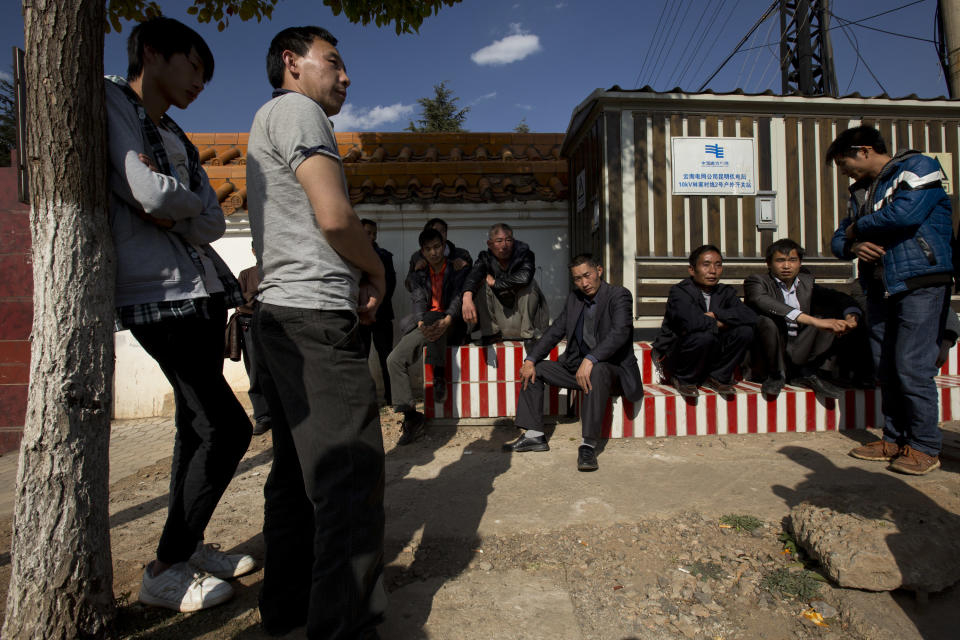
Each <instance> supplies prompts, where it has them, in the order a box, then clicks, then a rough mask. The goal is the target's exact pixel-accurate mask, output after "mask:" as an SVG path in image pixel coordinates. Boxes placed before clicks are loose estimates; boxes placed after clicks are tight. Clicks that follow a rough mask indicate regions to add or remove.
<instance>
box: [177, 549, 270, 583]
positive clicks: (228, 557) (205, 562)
mask: <svg viewBox="0 0 960 640" xmlns="http://www.w3.org/2000/svg"><path fill="white" fill-rule="evenodd" d="M189 562H190V564H192V565H193V566H195V567H196V568H197V569H200V570H201V571H206V572H207V573H209V574H210V575H212V576H216V577H217V578H220V579H221V580H230V579H231V578H238V577H240V576H242V575H244V574H247V573H250V572H251V571H253V570H254V569H256V568H257V561H256V560H254V559H253V556H248V555H247V554H245V553H224V552H223V551H220V545H218V544H203V542H202V541H201V542H199V543H197V550H196V551H194V552H193V555H192V556H190V561H189Z"/></svg>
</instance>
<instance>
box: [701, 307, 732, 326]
mask: <svg viewBox="0 0 960 640" xmlns="http://www.w3.org/2000/svg"><path fill="white" fill-rule="evenodd" d="M703 315H705V316H707V317H708V318H713V320H714V322H716V323H717V329H726V328H727V323H725V322H724V321H723V320H717V314H715V313H714V312H713V311H707V312H706V313H705V314H703Z"/></svg>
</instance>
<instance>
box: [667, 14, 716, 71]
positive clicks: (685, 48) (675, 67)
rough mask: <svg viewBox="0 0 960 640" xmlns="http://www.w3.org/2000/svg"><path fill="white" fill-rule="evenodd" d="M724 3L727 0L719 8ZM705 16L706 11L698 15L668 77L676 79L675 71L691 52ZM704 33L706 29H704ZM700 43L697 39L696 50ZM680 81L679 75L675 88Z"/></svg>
mask: <svg viewBox="0 0 960 640" xmlns="http://www.w3.org/2000/svg"><path fill="white" fill-rule="evenodd" d="M726 1H727V0H723V2H721V3H720V6H723V4H724V3H725V2H726ZM706 15H707V12H706V11H704V12H701V13H700V19H699V20H697V25H696V26H695V27H694V28H693V31H692V32H690V37H689V38H687V44H686V46H685V47H684V48H683V53H682V54H681V55H680V56H679V57H677V64H676V65H675V66H674V67H673V71H671V72H670V77H674V78H677V71H678V70H679V69H680V66H681V65H682V64H683V59H684V58H686V57H687V52H689V51H691V49H690V45H691V44H692V43H693V40H694V38H696V36H697V32H698V31H700V25H701V23H703V18H704V16H706ZM704 32H706V29H704ZM702 42H703V38H702V37H700V38H697V48H698V49H699V47H700V44H701V43H702ZM682 81H683V76H682V75H681V76H680V77H678V78H677V86H678V87H679V86H681V82H682Z"/></svg>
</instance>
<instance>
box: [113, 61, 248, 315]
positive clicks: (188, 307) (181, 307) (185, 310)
mask: <svg viewBox="0 0 960 640" xmlns="http://www.w3.org/2000/svg"><path fill="white" fill-rule="evenodd" d="M107 80H110V81H111V82H113V83H114V84H116V85H117V86H118V87H120V88H121V89H122V90H123V93H124V94H125V95H126V96H127V99H128V100H129V101H130V104H131V105H132V106H133V108H134V109H135V110H136V111H137V117H138V118H139V119H140V125H141V126H142V127H143V134H144V135H145V136H146V138H147V142H148V143H149V145H150V151H151V153H152V154H153V158H154V160H155V161H156V163H157V167H158V169H159V171H160V173H163V174H165V175H168V176H176V175H177V174H176V173H174V171H173V169H172V167H171V166H170V161H169V159H168V158H167V149H166V147H164V146H163V138H162V137H161V135H160V130H159V129H157V125H156V124H154V122H153V120H151V119H150V117H149V116H147V111H146V109H144V108H143V103H141V102H140V98H139V97H138V96H137V94H136V93H135V92H134V91H133V89H131V88H130V86H129V85H128V84H127V81H126V80H124V79H123V78H120V77H118V76H107ZM160 123H161V124H162V125H163V126H164V128H166V129H167V130H168V131H170V132H172V133H173V134H175V135H176V136H177V137H178V138H179V139H180V141H181V142H182V143H183V147H184V148H185V149H186V150H187V167H188V168H189V169H190V190H191V191H194V192H196V191H197V190H198V189H199V188H200V185H201V184H202V183H203V177H202V173H201V172H202V171H203V169H201V168H200V154H199V153H198V152H197V148H196V147H195V146H194V145H193V143H192V142H190V139H189V138H187V136H186V134H185V133H184V132H183V131H182V130H181V129H180V127H178V126H177V123H176V122H174V121H173V119H171V118H170V117H169V116H167V115H166V114H164V116H163V117H162V118H161V120H160ZM174 236H175V237H176V238H177V239H179V240H180V241H181V242H182V243H183V246H184V248H185V249H186V251H187V254H188V255H189V256H190V260H191V261H192V262H193V265H194V266H195V267H196V268H197V271H198V272H199V273H200V274H203V273H205V272H206V269H205V268H204V266H203V261H202V260H201V258H200V252H199V251H198V250H197V247H195V246H193V245H192V244H190V243H189V242H187V241H185V240H184V239H183V238H181V237H180V236H178V235H176V234H174ZM207 246H208V245H207ZM201 248H203V247H201ZM217 276H218V278H219V279H220V283H221V284H222V285H223V296H224V304H225V305H226V307H227V308H228V309H231V308H233V307H237V306H240V305H241V304H243V294H242V293H241V291H240V284H239V283H238V282H237V279H236V278H234V277H233V274H232V273H231V274H217ZM209 300H210V298H209V297H205V298H187V299H185V300H164V301H160V302H145V303H142V304H132V305H126V306H123V307H117V310H116V312H117V315H116V320H115V322H114V330H115V331H122V330H123V329H128V328H130V327H131V326H135V325H141V324H153V323H156V322H162V321H163V320H168V319H171V318H184V317H187V316H193V315H199V316H200V317H202V318H205V319H209V318H210V315H209V313H208V310H207V303H208V302H209Z"/></svg>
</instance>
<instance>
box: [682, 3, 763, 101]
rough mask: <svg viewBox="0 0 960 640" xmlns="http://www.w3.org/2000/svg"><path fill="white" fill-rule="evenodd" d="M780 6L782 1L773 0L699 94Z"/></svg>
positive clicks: (712, 74) (700, 89) (701, 88)
mask: <svg viewBox="0 0 960 640" xmlns="http://www.w3.org/2000/svg"><path fill="white" fill-rule="evenodd" d="M779 5H780V0H773V3H772V4H771V5H770V6H769V7H767V10H766V11H764V12H763V15H762V16H760V19H759V20H757V21H756V22H754V23H753V26H752V27H750V31H748V32H747V35H745V36H743V38H742V39H741V40H740V42H738V43H737V46H736V47H734V48H733V52H731V53H730V55H728V56H727V57H726V58H724V60H723V62H721V63H720V66H719V67H717V70H716V71H714V72H713V73H711V74H710V77H709V78H707V79H706V80H704V82H703V84H702V85H700V88H699V89H697V93H699V92H701V91H703V89H704V87H706V86H707V85H708V84H709V83H710V81H711V80H713V79H714V78H715V77H716V75H717V74H718V73H720V70H721V69H723V68H724V67H725V66H726V65H727V63H728V62H730V59H731V58H732V57H733V56H734V55H736V53H737V51H739V50H740V47H742V46H743V43H744V42H746V41H747V38H749V37H750V36H751V35H752V34H753V32H754V31H756V30H757V27H759V26H760V25H761V24H763V22H764V21H765V20H766V19H767V18H769V17H770V14H771V13H772V12H773V10H774V9H776V8H777V7H778V6H779Z"/></svg>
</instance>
